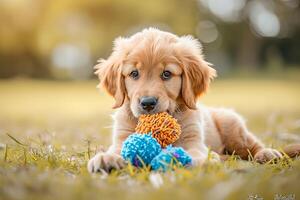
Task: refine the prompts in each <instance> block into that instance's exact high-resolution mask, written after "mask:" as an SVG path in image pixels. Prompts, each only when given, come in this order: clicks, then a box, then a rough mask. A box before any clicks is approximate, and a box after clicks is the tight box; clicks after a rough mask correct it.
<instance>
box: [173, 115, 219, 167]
mask: <svg viewBox="0 0 300 200" xmlns="http://www.w3.org/2000/svg"><path fill="white" fill-rule="evenodd" d="M179 123H180V124H181V129H182V133H181V136H180V138H179V140H178V141H176V142H175V143H174V145H175V146H180V147H182V148H184V149H185V150H186V151H187V152H188V153H189V154H190V155H191V157H192V160H193V162H192V163H193V166H199V165H202V164H203V163H204V162H205V161H207V157H208V148H207V146H206V144H205V141H204V124H203V120H202V116H201V114H200V113H199V112H197V111H189V112H186V113H182V116H181V118H179ZM211 155H212V156H211V161H219V160H220V158H219V155H218V154H216V153H214V152H212V153H211Z"/></svg>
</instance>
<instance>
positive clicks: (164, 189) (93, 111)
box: [0, 78, 300, 200]
mask: <svg viewBox="0 0 300 200" xmlns="http://www.w3.org/2000/svg"><path fill="white" fill-rule="evenodd" d="M96 84H97V82H96V81H86V82H54V81H41V80H23V79H19V80H18V79H17V80H1V81H0V199H1V200H2V199H3V200H9V199H18V200H19V199H20V200H23V199H72V200H76V199H133V198H134V199H183V198H185V199H210V200H211V199H255V197H256V199H257V197H262V198H263V199H275V198H276V197H278V198H279V197H291V198H294V199H300V191H299V184H300V160H296V161H291V160H289V159H285V160H283V161H281V162H279V163H277V164H274V163H268V164H265V165H259V164H256V163H254V162H245V161H240V160H238V159H237V158H236V157H234V156H233V157H231V158H230V159H229V160H228V161H226V162H224V163H220V164H214V165H212V164H207V165H205V166H203V167H201V168H195V169H178V170H176V171H174V172H167V173H166V174H154V173H151V172H149V171H147V170H135V169H134V170H132V169H131V168H127V169H124V170H122V171H118V172H113V173H112V174H111V175H105V174H102V175H100V174H98V175H93V176H90V175H89V174H88V173H87V170H86V163H87V161H88V159H89V157H91V156H93V155H94V154H95V152H96V151H97V150H99V149H102V148H105V147H107V146H108V145H109V143H110V128H111V118H110V114H111V113H112V110H111V108H110V107H111V105H112V104H113V99H111V98H110V97H108V96H106V95H105V94H103V93H99V91H98V90H97V89H96ZM299 89H300V81H298V80H297V79H295V78H294V79H286V78H285V79H283V78H279V79H268V80H263V79H240V78H236V79H225V80H218V81H216V82H214V83H213V84H212V87H211V90H210V91H209V93H208V94H207V95H206V97H204V98H203V99H202V102H203V103H204V104H206V105H209V106H218V107H230V108H233V109H235V110H236V111H238V112H240V113H242V115H243V116H244V117H245V118H246V119H247V124H248V125H249V127H250V129H251V130H252V131H253V132H255V134H256V135H258V137H260V138H261V139H262V140H263V141H264V142H265V143H266V144H267V145H268V146H273V147H276V148H279V149H280V148H281V147H282V146H284V145H285V144H287V143H291V142H300V105H299V99H300V92H299Z"/></svg>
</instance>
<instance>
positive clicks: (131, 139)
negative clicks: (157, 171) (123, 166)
mask: <svg viewBox="0 0 300 200" xmlns="http://www.w3.org/2000/svg"><path fill="white" fill-rule="evenodd" d="M160 152H161V147H160V145H159V143H158V142H157V141H156V139H154V138H153V137H152V136H151V135H150V134H137V133H135V134H132V135H130V136H128V138H127V139H126V140H125V141H124V142H123V147H122V151H121V156H122V157H123V158H124V159H125V160H127V161H129V162H130V163H132V164H133V165H134V166H136V167H143V166H146V165H149V164H150V163H151V161H152V159H153V158H154V157H155V156H157V155H158V154H159V153H160Z"/></svg>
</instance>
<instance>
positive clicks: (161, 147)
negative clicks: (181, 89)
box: [121, 112, 192, 171]
mask: <svg viewBox="0 0 300 200" xmlns="http://www.w3.org/2000/svg"><path fill="white" fill-rule="evenodd" d="M135 131H136V133H134V134H132V135H130V136H129V137H128V138H127V139H126V140H125V141H124V142H123V146H122V149H121V156H122V157H123V159H125V160H127V161H128V162H130V163H131V164H132V165H134V166H136V167H143V166H151V169H152V170H154V171H159V170H160V171H166V170H168V169H173V168H174V166H187V165H190V164H191V163H192V159H191V157H190V155H188V154H187V153H186V152H185V151H184V149H183V148H181V147H172V143H174V142H175V141H176V140H177V139H178V138H179V136H180V134H181V128H180V125H179V124H178V123H177V120H176V119H175V118H173V117H172V116H171V115H169V114H168V113H166V112H163V113H157V114H153V115H141V116H140V118H139V121H138V124H137V127H136V129H135Z"/></svg>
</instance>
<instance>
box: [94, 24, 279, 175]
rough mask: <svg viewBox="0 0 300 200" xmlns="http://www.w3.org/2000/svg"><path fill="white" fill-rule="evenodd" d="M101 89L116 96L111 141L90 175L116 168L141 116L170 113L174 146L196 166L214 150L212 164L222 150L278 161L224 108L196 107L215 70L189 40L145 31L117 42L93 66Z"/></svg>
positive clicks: (271, 150)
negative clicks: (177, 132) (175, 127)
mask: <svg viewBox="0 0 300 200" xmlns="http://www.w3.org/2000/svg"><path fill="white" fill-rule="evenodd" d="M96 69H97V71H96V74H97V75H98V76H99V78H100V85H101V86H102V87H104V88H105V89H106V90H107V92H108V93H109V94H110V95H112V96H113V97H114V98H115V105H114V108H118V110H117V111H116V113H115V115H114V125H113V142H112V145H111V146H110V148H109V150H108V151H107V152H100V153H98V154H97V155H96V156H95V157H94V158H92V159H91V160H90V161H89V163H88V170H89V171H90V172H97V171H99V170H101V169H104V170H106V171H110V170H111V169H112V168H115V169H120V168H122V167H124V165H125V162H124V160H123V159H122V158H121V156H120V151H121V147H122V143H123V141H124V140H125V139H126V138H127V137H128V136H129V135H130V134H132V133H134V130H135V126H136V124H137V119H138V117H139V115H141V114H153V113H157V112H165V111H167V112H169V113H170V114H171V115H172V116H173V117H175V118H176V119H177V120H178V122H179V124H180V125H181V128H182V134H181V136H180V138H179V139H178V141H176V142H175V144H174V145H175V146H181V147H183V148H184V149H185V150H186V151H187V152H188V153H189V154H190V155H191V156H192V158H193V165H195V166H197V165H201V164H202V163H203V162H205V160H206V158H207V156H208V149H211V150H212V152H213V155H214V156H213V158H214V160H219V156H218V155H222V154H224V153H225V151H226V152H229V153H235V154H236V155H239V156H240V157H241V158H242V159H247V158H248V156H249V154H251V156H253V157H254V158H255V159H256V160H258V161H259V162H265V161H268V160H271V159H274V158H278V157H281V154H280V153H279V152H278V151H277V150H275V149H269V148H265V147H264V146H263V144H262V143H261V142H260V141H259V140H258V139H256V137H255V136H254V135H253V134H251V133H250V132H249V131H248V130H247V128H246V126H245V123H244V120H243V119H242V118H241V117H240V116H239V115H238V114H236V113H235V112H233V111H231V110H227V109H216V108H208V107H205V106H203V105H201V106H197V100H198V98H199V97H200V96H201V95H202V94H204V93H205V91H206V90H207V89H208V86H209V84H210V81H211V79H213V78H214V77H215V76H216V72H215V70H214V69H213V68H211V67H210V64H209V63H207V62H205V61H204V59H203V56H202V52H201V45H200V43H199V42H198V41H197V40H195V39H193V38H192V37H191V36H183V37H178V36H176V35H173V34H171V33H167V32H163V31H160V30H157V29H152V28H150V29H145V30H144V31H142V32H140V33H137V34H135V35H133V36H131V37H130V38H118V39H116V41H115V47H114V51H113V53H112V55H111V56H110V57H109V58H108V59H107V60H101V61H100V64H98V65H97V66H96Z"/></svg>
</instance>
